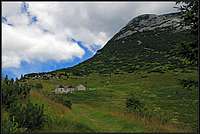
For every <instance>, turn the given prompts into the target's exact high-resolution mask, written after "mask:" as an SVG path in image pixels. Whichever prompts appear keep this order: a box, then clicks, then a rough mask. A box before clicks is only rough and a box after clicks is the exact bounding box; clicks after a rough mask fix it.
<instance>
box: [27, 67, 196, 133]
mask: <svg viewBox="0 0 200 134" xmlns="http://www.w3.org/2000/svg"><path fill="white" fill-rule="evenodd" d="M181 78H184V79H187V78H188V79H193V80H196V79H197V73H196V72H195V71H189V72H185V73H184V72H181V71H177V72H172V71H171V72H167V73H141V72H138V73H130V74H118V75H114V74H113V75H111V77H106V76H101V75H97V74H92V75H89V76H87V77H71V78H69V79H58V80H30V81H31V82H32V83H38V82H40V83H42V85H43V89H41V90H32V92H31V100H32V101H33V102H35V103H40V104H44V105H45V113H46V115H48V122H47V123H46V124H45V126H44V127H43V128H42V129H41V130H36V131H42V132H45V131H46V132H49V131H51V132H195V131H196V129H197V104H198V97H197V89H195V88H193V89H185V88H183V87H182V85H181V84H180V82H179V80H178V79H181ZM85 82H87V91H79V92H74V93H70V94H67V95H64V96H63V97H64V99H67V100H71V101H72V109H68V108H67V107H65V106H64V105H63V104H61V103H58V102H56V101H54V100H53V99H51V98H50V97H49V93H51V91H52V90H54V89H55V87H56V85H59V84H63V85H76V84H81V83H82V84H84V83H85ZM130 93H134V94H136V95H137V96H138V97H139V98H140V100H141V101H142V102H144V104H145V105H146V106H147V107H148V108H149V109H150V110H151V111H152V115H153V116H152V118H151V119H147V118H145V117H140V116H138V115H137V114H135V113H128V112H127V111H126V106H125V101H126V98H127V97H128V95H129V94H130ZM54 97H55V96H54ZM162 119H166V120H167V122H165V123H163V122H162Z"/></svg>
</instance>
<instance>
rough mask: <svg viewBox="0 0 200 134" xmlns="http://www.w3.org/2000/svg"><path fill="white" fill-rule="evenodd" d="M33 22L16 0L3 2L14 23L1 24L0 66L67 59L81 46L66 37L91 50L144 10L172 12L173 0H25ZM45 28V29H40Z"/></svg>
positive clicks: (6, 14) (4, 12)
mask: <svg viewBox="0 0 200 134" xmlns="http://www.w3.org/2000/svg"><path fill="white" fill-rule="evenodd" d="M28 4H29V8H28V11H29V12H30V14H31V15H34V16H37V19H38V21H37V22H36V24H34V25H31V26H27V24H28V23H29V22H30V18H28V17H27V15H26V14H21V12H20V8H21V3H20V2H3V3H2V9H3V10H2V15H3V16H6V17H7V20H8V22H9V23H12V24H13V25H14V27H11V26H8V25H6V24H2V32H3V33H2V35H3V67H20V63H21V61H23V60H25V61H27V62H31V61H32V60H39V61H47V60H56V61H60V60H69V59H72V58H73V57H81V56H83V54H84V50H83V49H82V48H80V47H79V46H78V45H77V44H76V43H73V42H71V41H70V40H67V38H74V39H75V40H79V41H82V42H84V44H83V45H85V47H87V48H88V49H89V50H91V51H92V52H94V51H96V49H95V47H96V46H98V48H101V47H103V46H104V45H105V43H106V42H107V41H108V40H109V39H110V38H111V37H112V36H113V35H114V34H115V33H116V32H117V31H119V30H120V28H122V27H123V26H124V25H126V24H127V23H128V21H130V20H131V19H132V18H133V17H136V16H138V15H141V14H144V13H154V14H163V13H169V12H175V11H176V9H173V7H174V6H175V2H85V3H83V2H28ZM41 28H43V29H47V30H48V31H50V32H48V33H45V32H43V31H42V30H41Z"/></svg>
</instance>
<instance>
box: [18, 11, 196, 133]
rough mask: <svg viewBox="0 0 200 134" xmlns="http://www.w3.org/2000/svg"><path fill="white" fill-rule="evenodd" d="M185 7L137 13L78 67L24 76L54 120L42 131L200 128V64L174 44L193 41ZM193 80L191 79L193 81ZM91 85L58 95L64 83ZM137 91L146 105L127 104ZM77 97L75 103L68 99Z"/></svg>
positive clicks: (33, 98) (177, 129) (139, 99)
mask: <svg viewBox="0 0 200 134" xmlns="http://www.w3.org/2000/svg"><path fill="white" fill-rule="evenodd" d="M180 21H181V18H180V13H171V14H165V15H154V14H144V15H141V16H138V17H136V18H133V19H132V20H131V21H130V22H129V23H128V24H127V25H126V26H125V27H124V28H122V29H121V30H120V31H119V32H118V33H116V34H115V35H114V36H113V38H112V39H110V40H109V41H108V42H107V43H106V45H105V46H104V47H103V48H102V49H101V50H98V51H97V53H96V54H95V56H94V57H92V58H91V59H89V60H87V61H84V62H83V63H80V64H78V65H76V66H74V67H71V68H65V69H61V70H55V71H52V72H48V73H33V74H27V75H25V76H24V78H23V79H21V82H27V83H30V84H32V85H33V87H34V85H37V84H38V83H40V84H41V85H42V86H41V87H40V88H35V87H34V88H33V89H32V90H31V94H30V98H31V101H32V102H34V103H41V104H44V107H45V113H46V114H47V115H48V118H49V122H48V123H46V124H45V126H44V127H43V128H41V129H39V130H36V131H40V132H49V131H50V132H55V131H59V132H196V130H197V104H198V94H197V92H198V91H197V86H194V85H192V86H189V87H184V86H183V84H182V83H184V82H185V81H184V80H186V82H187V80H191V81H192V82H193V81H197V79H198V78H197V76H198V74H197V68H196V67H195V66H191V65H186V64H183V59H181V58H180V57H179V56H177V54H176V52H175V51H174V49H175V48H176V46H177V44H176V43H178V42H181V41H191V40H193V39H194V38H196V37H194V36H192V35H191V34H190V32H189V31H190V28H189V27H182V26H181V25H180ZM189 82H190V81H189ZM78 84H83V85H85V86H86V87H87V90H86V91H80V92H73V93H69V94H64V95H55V94H53V93H52V91H54V90H55V88H56V87H57V86H58V85H78ZM131 94H134V95H135V96H136V98H137V99H138V101H139V102H141V104H143V105H144V106H145V108H144V109H142V111H140V112H139V113H137V112H130V111H128V110H127V103H126V102H127V98H128V97H129V96H130V95H131ZM66 101H70V102H72V107H71V109H70V108H68V107H67V106H66V105H65V103H64V102H66Z"/></svg>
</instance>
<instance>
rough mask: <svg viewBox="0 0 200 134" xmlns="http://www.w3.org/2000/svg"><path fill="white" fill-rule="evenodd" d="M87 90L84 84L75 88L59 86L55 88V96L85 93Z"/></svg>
mask: <svg viewBox="0 0 200 134" xmlns="http://www.w3.org/2000/svg"><path fill="white" fill-rule="evenodd" d="M84 90H86V87H85V86H84V85H82V84H80V85H78V86H76V87H74V86H62V85H59V86H57V87H56V88H55V90H54V91H53V92H54V93H55V94H67V93H72V92H75V91H84Z"/></svg>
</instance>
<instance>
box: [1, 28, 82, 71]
mask: <svg viewBox="0 0 200 134" xmlns="http://www.w3.org/2000/svg"><path fill="white" fill-rule="evenodd" d="M2 41H3V42H2V44H3V47H2V48H3V51H2V52H3V55H2V59H3V63H2V65H3V68H7V67H16V68H17V67H20V63H21V62H22V61H26V62H32V61H40V62H45V61H47V60H55V61H61V60H71V59H72V58H73V57H79V58H81V57H82V56H83V55H84V50H83V49H82V48H80V47H79V46H78V44H76V43H74V42H71V41H67V40H66V39H65V38H62V37H59V36H58V35H56V34H50V33H44V32H43V31H42V30H41V29H39V28H38V27H37V26H23V27H22V26H19V27H12V26H8V25H6V24H2Z"/></svg>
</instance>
